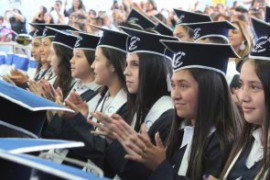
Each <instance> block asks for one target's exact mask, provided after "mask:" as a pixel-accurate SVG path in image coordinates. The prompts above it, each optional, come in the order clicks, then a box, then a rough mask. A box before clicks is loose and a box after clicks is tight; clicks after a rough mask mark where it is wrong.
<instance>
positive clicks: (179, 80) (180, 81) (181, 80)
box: [171, 79, 189, 83]
mask: <svg viewBox="0 0 270 180" xmlns="http://www.w3.org/2000/svg"><path fill="white" fill-rule="evenodd" d="M171 81H172V82H179V83H182V82H187V83H188V82H189V81H187V80H185V79H176V80H173V79H171Z"/></svg>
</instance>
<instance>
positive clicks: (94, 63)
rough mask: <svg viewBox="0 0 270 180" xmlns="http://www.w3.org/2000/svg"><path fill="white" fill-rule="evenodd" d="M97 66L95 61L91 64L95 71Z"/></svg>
mask: <svg viewBox="0 0 270 180" xmlns="http://www.w3.org/2000/svg"><path fill="white" fill-rule="evenodd" d="M95 65H96V60H94V62H93V63H92V64H91V68H92V69H95Z"/></svg>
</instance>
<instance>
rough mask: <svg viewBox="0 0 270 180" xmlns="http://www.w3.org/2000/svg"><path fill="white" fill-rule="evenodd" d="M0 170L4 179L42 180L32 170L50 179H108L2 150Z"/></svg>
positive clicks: (0, 151)
mask: <svg viewBox="0 0 270 180" xmlns="http://www.w3.org/2000/svg"><path fill="white" fill-rule="evenodd" d="M0 168H1V178H3V179H20V180H29V179H31V178H37V179H42V177H39V176H38V177H33V176H31V170H32V169H35V170H39V171H42V172H44V173H46V174H48V175H51V176H50V179H60V178H61V179H76V180H77V179H78V180H82V179H93V180H102V179H106V178H101V177H98V176H95V175H94V174H92V173H86V172H84V171H82V170H81V169H78V168H74V167H71V166H67V165H63V164H57V163H54V162H52V161H49V160H46V159H42V158H39V157H36V156H33V155H26V154H12V153H10V152H8V151H4V150H0ZM43 178H44V177H43Z"/></svg>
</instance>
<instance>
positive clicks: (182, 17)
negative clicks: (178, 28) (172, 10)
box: [179, 15, 185, 23]
mask: <svg viewBox="0 0 270 180" xmlns="http://www.w3.org/2000/svg"><path fill="white" fill-rule="evenodd" d="M184 18H185V15H181V16H180V17H179V23H182V22H183V20H184Z"/></svg>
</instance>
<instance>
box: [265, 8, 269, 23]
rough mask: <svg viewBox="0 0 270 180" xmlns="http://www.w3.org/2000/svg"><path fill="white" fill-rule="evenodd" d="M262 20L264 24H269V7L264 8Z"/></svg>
mask: <svg viewBox="0 0 270 180" xmlns="http://www.w3.org/2000/svg"><path fill="white" fill-rule="evenodd" d="M264 20H265V22H267V23H270V6H265V15H264Z"/></svg>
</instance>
